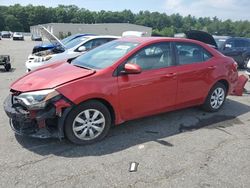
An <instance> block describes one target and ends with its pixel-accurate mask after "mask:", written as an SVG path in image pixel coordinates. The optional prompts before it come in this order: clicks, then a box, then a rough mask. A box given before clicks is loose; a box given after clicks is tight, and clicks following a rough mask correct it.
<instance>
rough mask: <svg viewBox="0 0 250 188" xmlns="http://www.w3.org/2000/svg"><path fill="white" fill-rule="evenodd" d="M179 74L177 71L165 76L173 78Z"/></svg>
mask: <svg viewBox="0 0 250 188" xmlns="http://www.w3.org/2000/svg"><path fill="white" fill-rule="evenodd" d="M176 75H177V74H176V73H168V74H165V75H164V77H165V78H173V77H175V76H176Z"/></svg>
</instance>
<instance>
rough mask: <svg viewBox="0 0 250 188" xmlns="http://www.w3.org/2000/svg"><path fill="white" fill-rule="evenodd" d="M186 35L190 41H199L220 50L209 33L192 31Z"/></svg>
mask: <svg viewBox="0 0 250 188" xmlns="http://www.w3.org/2000/svg"><path fill="white" fill-rule="evenodd" d="M185 35H186V37H187V38H188V39H193V40H198V41H201V42H204V43H206V44H209V45H212V46H214V47H215V48H218V46H217V43H216V42H215V40H214V38H213V36H212V35H210V34H209V33H207V32H204V31H197V30H190V31H187V32H185Z"/></svg>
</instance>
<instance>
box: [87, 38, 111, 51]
mask: <svg viewBox="0 0 250 188" xmlns="http://www.w3.org/2000/svg"><path fill="white" fill-rule="evenodd" d="M109 41H111V40H110V39H109V38H100V39H93V40H90V41H88V42H86V43H85V44H84V45H83V46H85V47H86V49H87V50H91V49H93V48H96V47H98V46H100V45H102V44H104V43H106V42H109Z"/></svg>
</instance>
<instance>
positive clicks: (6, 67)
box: [4, 63, 11, 72]
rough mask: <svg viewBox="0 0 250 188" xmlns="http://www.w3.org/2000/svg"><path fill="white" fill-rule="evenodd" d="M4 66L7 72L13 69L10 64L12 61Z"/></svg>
mask: <svg viewBox="0 0 250 188" xmlns="http://www.w3.org/2000/svg"><path fill="white" fill-rule="evenodd" d="M4 68H5V70H6V71H7V72H8V71H10V69H11V64H10V63H7V64H5V65H4Z"/></svg>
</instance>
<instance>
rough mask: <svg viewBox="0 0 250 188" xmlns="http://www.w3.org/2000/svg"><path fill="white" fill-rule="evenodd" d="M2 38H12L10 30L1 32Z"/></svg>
mask: <svg viewBox="0 0 250 188" xmlns="http://www.w3.org/2000/svg"><path fill="white" fill-rule="evenodd" d="M1 35H2V38H11V33H10V32H9V31H2V32H1Z"/></svg>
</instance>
